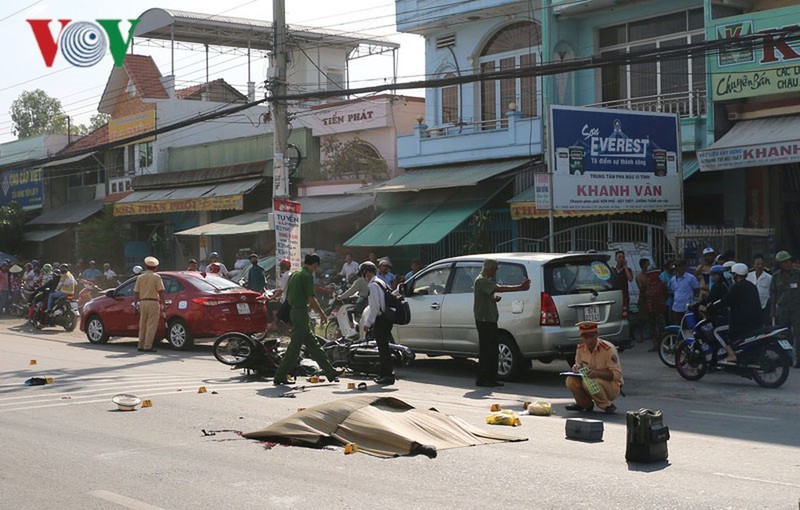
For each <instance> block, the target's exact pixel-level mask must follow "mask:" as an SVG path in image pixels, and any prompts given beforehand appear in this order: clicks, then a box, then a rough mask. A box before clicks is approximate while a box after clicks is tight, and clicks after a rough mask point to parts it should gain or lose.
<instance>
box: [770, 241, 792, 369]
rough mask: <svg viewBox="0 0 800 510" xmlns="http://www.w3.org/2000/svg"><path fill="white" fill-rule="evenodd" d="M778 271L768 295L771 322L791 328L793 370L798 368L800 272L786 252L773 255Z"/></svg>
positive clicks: (774, 275)
mask: <svg viewBox="0 0 800 510" xmlns="http://www.w3.org/2000/svg"><path fill="white" fill-rule="evenodd" d="M775 262H777V263H778V270H777V271H775V274H773V275H772V282H771V283H770V289H769V290H770V295H771V298H770V299H771V301H772V313H771V315H772V320H773V321H775V324H777V325H778V326H790V327H791V328H792V340H793V343H794V353H795V363H794V366H795V368H800V356H798V348H800V341H799V340H798V337H800V271H798V270H797V269H795V268H794V267H792V256H791V254H789V252H787V251H779V252H778V253H777V254H776V255H775Z"/></svg>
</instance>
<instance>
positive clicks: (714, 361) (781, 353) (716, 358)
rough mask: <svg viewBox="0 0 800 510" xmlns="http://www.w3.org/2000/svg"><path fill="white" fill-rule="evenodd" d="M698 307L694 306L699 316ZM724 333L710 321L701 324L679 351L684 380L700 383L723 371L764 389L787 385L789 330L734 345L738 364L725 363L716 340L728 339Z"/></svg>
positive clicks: (776, 330)
mask: <svg viewBox="0 0 800 510" xmlns="http://www.w3.org/2000/svg"><path fill="white" fill-rule="evenodd" d="M697 306H698V305H693V306H692V308H693V310H692V311H693V312H694V313H695V314H696V313H697V312H698V309H697ZM724 329H726V328H724V327H719V328H717V327H715V326H714V324H713V322H712V321H711V320H709V319H708V318H704V319H703V320H701V321H699V322H697V324H696V325H695V327H694V329H693V331H692V333H693V334H692V335H691V336H688V337H686V338H685V339H684V340H683V341H682V342H681V343H680V344H678V347H677V348H676V350H675V368H677V370H678V374H680V376H681V377H683V378H684V379H686V380H689V381H697V380H699V379H701V378H702V377H703V376H704V375H706V374H707V373H708V372H710V371H711V370H722V371H725V372H730V373H733V374H736V375H738V376H741V377H745V378H747V379H753V380H754V381H755V382H756V384H758V385H759V386H761V387H764V388H778V387H780V386H781V385H782V384H783V383H784V382H786V379H787V378H788V377H789V370H790V369H791V366H792V355H791V352H792V345H791V344H790V343H789V341H788V340H786V334H787V332H788V328H786V327H768V328H763V329H761V330H759V331H756V332H754V333H753V335H752V336H749V337H747V338H744V339H742V340H740V341H739V342H737V343H736V344H734V345H732V347H733V350H734V352H735V353H736V358H737V362H736V363H735V364H734V363H728V362H726V361H725V351H724V349H723V348H722V344H721V343H720V342H719V340H717V337H716V336H717V335H720V336H724V335H725V331H724Z"/></svg>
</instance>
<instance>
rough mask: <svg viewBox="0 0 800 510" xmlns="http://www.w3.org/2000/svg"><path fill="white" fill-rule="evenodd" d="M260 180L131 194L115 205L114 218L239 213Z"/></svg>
mask: <svg viewBox="0 0 800 510" xmlns="http://www.w3.org/2000/svg"><path fill="white" fill-rule="evenodd" d="M262 180H263V179H248V180H245V181H236V182H227V183H219V184H208V185H205V186H189V187H185V188H166V189H153V190H142V191H134V192H133V193H131V194H130V195H128V196H126V197H124V198H122V199H120V200H119V201H117V202H116V203H115V204H114V216H131V215H136V214H159V213H172V212H184V211H225V210H242V209H243V208H244V195H246V194H247V193H250V192H251V191H253V190H254V189H255V188H256V186H258V185H259V184H261V182H262Z"/></svg>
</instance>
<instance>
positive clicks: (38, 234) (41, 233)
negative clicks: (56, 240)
mask: <svg viewBox="0 0 800 510" xmlns="http://www.w3.org/2000/svg"><path fill="white" fill-rule="evenodd" d="M66 231H67V229H65V228H54V229H49V230H34V231H32V232H25V236H24V237H23V239H24V240H25V241H29V242H32V243H40V242H42V241H47V240H48V239H51V238H53V237H56V236H58V235H61V234H63V233H64V232H66Z"/></svg>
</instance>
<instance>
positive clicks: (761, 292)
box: [747, 253, 772, 326]
mask: <svg viewBox="0 0 800 510" xmlns="http://www.w3.org/2000/svg"><path fill="white" fill-rule="evenodd" d="M747 281H749V282H750V283H752V284H753V285H755V286H756V288H757V289H758V298H759V299H760V300H761V317H762V323H763V325H764V326H769V325H770V323H771V322H772V321H771V319H770V312H771V307H770V306H769V298H770V287H772V275H771V274H769V273H768V272H766V271H765V270H764V256H763V255H761V254H760V253H759V254H758V255H756V256H755V257H753V270H752V271H750V272H749V273H748V274H747Z"/></svg>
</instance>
